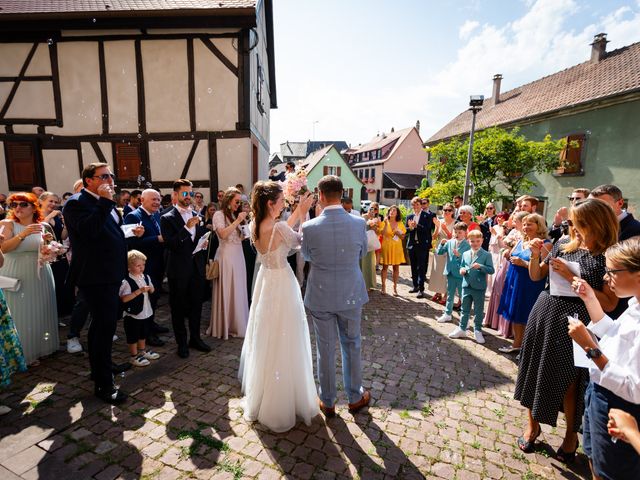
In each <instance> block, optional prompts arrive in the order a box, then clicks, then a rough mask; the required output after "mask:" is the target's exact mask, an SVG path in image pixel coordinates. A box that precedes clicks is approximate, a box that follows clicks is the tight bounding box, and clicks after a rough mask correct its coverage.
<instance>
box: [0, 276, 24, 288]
mask: <svg viewBox="0 0 640 480" xmlns="http://www.w3.org/2000/svg"><path fill="white" fill-rule="evenodd" d="M0 289H2V290H4V291H6V292H17V291H18V290H20V279H18V278H11V277H5V276H3V275H0Z"/></svg>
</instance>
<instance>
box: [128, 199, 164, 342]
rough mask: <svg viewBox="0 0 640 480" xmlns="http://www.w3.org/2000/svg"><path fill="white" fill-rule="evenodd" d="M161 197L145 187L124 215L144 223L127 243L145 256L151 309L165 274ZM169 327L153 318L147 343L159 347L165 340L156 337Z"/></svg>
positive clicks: (134, 221) (133, 220)
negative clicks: (137, 202)
mask: <svg viewBox="0 0 640 480" xmlns="http://www.w3.org/2000/svg"><path fill="white" fill-rule="evenodd" d="M134 193H135V190H134V191H133V192H131V198H132V199H133V198H134ZM160 200H161V198H160V194H159V193H158V192H157V191H156V190H154V189H152V188H148V189H146V190H144V191H143V192H141V194H140V201H141V204H140V206H139V207H137V208H136V209H135V210H133V211H132V212H131V213H129V214H128V215H126V216H125V217H124V223H126V224H141V225H142V226H143V227H144V235H143V236H142V237H135V236H134V237H129V238H127V246H128V247H129V250H132V249H135V250H139V251H140V252H142V253H144V254H145V256H146V257H147V262H146V265H145V269H144V273H146V274H147V275H149V277H151V283H153V286H154V288H155V290H154V292H153V294H151V297H150V300H151V308H152V309H153V311H154V312H155V311H156V306H157V305H158V298H160V292H161V289H160V287H161V286H162V280H163V278H164V239H163V238H162V234H161V232H160V214H159V213H158V210H159V209H160ZM168 331H169V329H168V328H165V327H161V326H160V325H158V324H157V323H156V322H155V321H153V320H152V323H151V328H150V331H149V335H148V336H147V343H148V344H149V345H151V346H154V347H161V346H162V345H164V342H163V341H162V340H160V339H159V338H158V333H167V332H168Z"/></svg>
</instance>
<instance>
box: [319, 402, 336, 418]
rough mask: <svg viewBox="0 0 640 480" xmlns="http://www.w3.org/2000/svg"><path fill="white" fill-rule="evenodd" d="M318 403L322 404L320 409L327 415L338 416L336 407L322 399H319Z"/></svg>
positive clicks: (329, 416)
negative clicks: (327, 404)
mask: <svg viewBox="0 0 640 480" xmlns="http://www.w3.org/2000/svg"><path fill="white" fill-rule="evenodd" d="M318 405H319V406H320V411H321V412H322V413H323V414H324V416H325V417H327V418H332V417H335V416H336V407H327V406H326V405H325V404H324V403H322V400H320V399H318Z"/></svg>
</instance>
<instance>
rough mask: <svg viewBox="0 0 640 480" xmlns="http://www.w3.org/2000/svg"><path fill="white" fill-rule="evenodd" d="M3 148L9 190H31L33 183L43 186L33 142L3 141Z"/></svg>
mask: <svg viewBox="0 0 640 480" xmlns="http://www.w3.org/2000/svg"><path fill="white" fill-rule="evenodd" d="M4 149H5V158H6V164H7V177H8V180H9V190H26V191H31V188H32V187H33V186H35V185H38V186H41V187H45V182H44V178H43V176H42V170H41V169H40V165H39V164H38V161H37V156H36V155H37V152H36V143H35V142H4Z"/></svg>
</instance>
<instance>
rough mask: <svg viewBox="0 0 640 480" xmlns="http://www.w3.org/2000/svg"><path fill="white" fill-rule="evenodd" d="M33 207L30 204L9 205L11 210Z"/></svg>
mask: <svg viewBox="0 0 640 480" xmlns="http://www.w3.org/2000/svg"><path fill="white" fill-rule="evenodd" d="M32 206H33V205H32V204H31V203H29V202H11V203H10V204H9V208H11V209H14V208H18V207H20V208H27V207H32Z"/></svg>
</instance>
